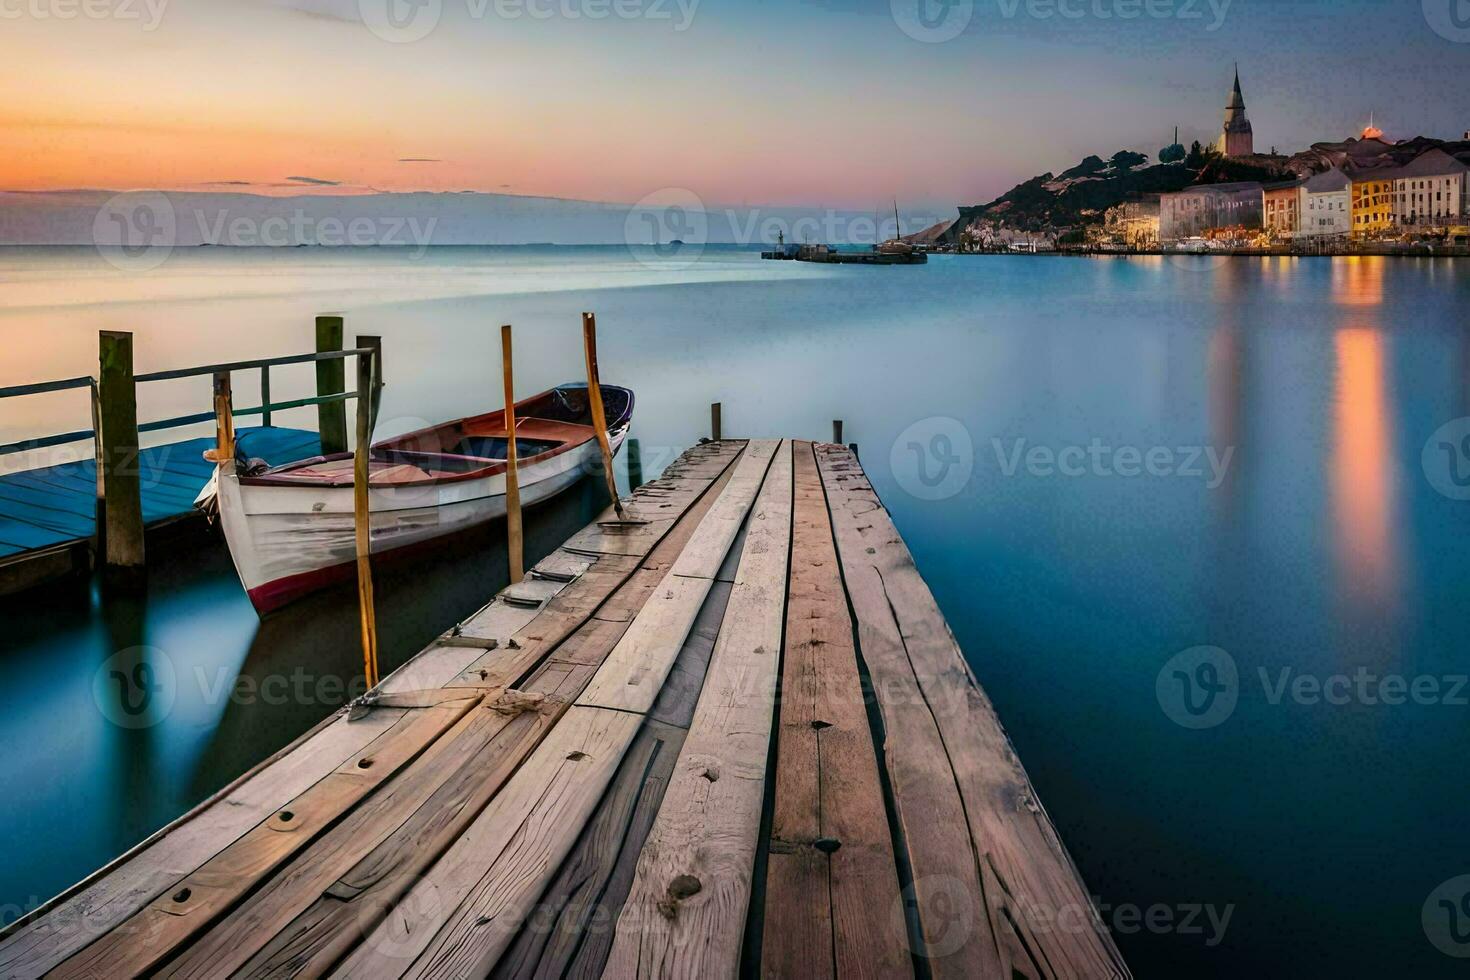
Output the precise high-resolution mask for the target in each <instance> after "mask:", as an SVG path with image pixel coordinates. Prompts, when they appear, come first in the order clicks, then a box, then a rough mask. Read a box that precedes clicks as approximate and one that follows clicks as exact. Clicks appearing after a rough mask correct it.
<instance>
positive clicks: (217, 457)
mask: <svg viewBox="0 0 1470 980" xmlns="http://www.w3.org/2000/svg"><path fill="white" fill-rule="evenodd" d="M214 433H215V443H214V452H213V453H212V454H211V453H206V454H205V455H206V456H207V457H209V458H211V459H213V460H214V462H216V463H222V464H229V463H230V462H231V461H232V460H234V458H235V399H234V395H233V393H232V392H231V390H230V372H228V371H216V372H215V375H214Z"/></svg>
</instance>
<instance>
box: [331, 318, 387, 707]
mask: <svg viewBox="0 0 1470 980" xmlns="http://www.w3.org/2000/svg"><path fill="white" fill-rule="evenodd" d="M318 323H320V321H318ZM341 326H342V325H341V320H340V319H339V320H338V323H337V329H338V331H339V333H338V337H339V338H340V336H341V334H340V331H341ZM339 344H340V340H339ZM372 362H373V357H372V355H371V354H359V355H358V357H357V390H358V391H367V390H368V388H369V386H371V385H372V383H373V363H372ZM317 363H318V364H320V363H321V362H320V361H318V362H317ZM334 363H336V364H341V363H342V362H341V361H336V362H334ZM339 373H340V372H339ZM371 403H372V399H371V398H359V399H358V400H357V446H356V447H355V452H354V456H353V460H352V518H353V526H354V530H355V531H356V536H357V601H358V607H359V612H360V616H361V626H362V665H363V674H364V675H365V676H366V677H367V686H368V689H369V690H371V689H372V688H374V687H377V686H378V619H377V613H376V611H375V610H374V609H373V565H372V558H371V555H372V506H371V505H372V500H371V498H370V497H369V495H368V486H369V477H370V471H369V468H368V451H369V449H370V448H371V446H372V442H373V425H372V414H373V412H372V404H371ZM338 404H339V405H340V404H341V403H340V402H339V403H338ZM323 448H325V446H324V447H323Z"/></svg>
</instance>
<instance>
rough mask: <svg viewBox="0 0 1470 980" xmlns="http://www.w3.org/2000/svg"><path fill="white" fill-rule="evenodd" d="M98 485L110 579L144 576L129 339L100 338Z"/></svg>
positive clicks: (107, 333)
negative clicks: (101, 502)
mask: <svg viewBox="0 0 1470 980" xmlns="http://www.w3.org/2000/svg"><path fill="white" fill-rule="evenodd" d="M97 422H98V428H97V459H98V467H97V484H98V492H99V497H100V498H101V499H102V500H103V502H104V503H103V510H104V512H105V513H104V515H102V516H103V519H102V521H100V522H99V524H98V526H99V527H101V528H104V530H103V532H102V535H103V540H104V545H103V547H104V549H105V554H104V561H105V563H106V569H107V573H108V575H109V577H111V578H113V579H114V580H116V579H118V578H122V579H128V578H136V577H141V576H142V575H143V573H144V554H143V501H142V492H141V488H140V485H139V473H138V395H137V388H136V386H135V384H134V382H133V335H132V334H131V333H124V332H119V331H113V330H103V331H102V332H101V333H100V334H99V335H98V373H97Z"/></svg>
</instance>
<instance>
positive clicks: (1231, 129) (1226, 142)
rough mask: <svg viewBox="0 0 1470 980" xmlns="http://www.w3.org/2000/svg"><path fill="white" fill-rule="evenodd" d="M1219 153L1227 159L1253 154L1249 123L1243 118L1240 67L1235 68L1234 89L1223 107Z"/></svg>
mask: <svg viewBox="0 0 1470 980" xmlns="http://www.w3.org/2000/svg"><path fill="white" fill-rule="evenodd" d="M1220 152H1221V153H1223V154H1224V155H1225V156H1227V157H1248V156H1250V155H1251V154H1252V153H1254V152H1255V136H1254V135H1253V134H1252V133H1251V121H1250V120H1249V119H1247V118H1246V117H1245V96H1243V95H1241V94H1240V66H1239V65H1236V66H1235V87H1234V88H1233V89H1232V90H1231V92H1230V103H1229V104H1228V105H1226V106H1225V127H1224V131H1223V132H1221V133H1220Z"/></svg>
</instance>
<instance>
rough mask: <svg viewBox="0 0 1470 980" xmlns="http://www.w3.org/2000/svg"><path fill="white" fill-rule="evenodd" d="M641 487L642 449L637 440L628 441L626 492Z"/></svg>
mask: <svg viewBox="0 0 1470 980" xmlns="http://www.w3.org/2000/svg"><path fill="white" fill-rule="evenodd" d="M641 486H643V447H641V446H639V445H638V440H637V439H629V440H628V492H629V493H632V492H633V491H634V490H637V489H638V488H639V487H641Z"/></svg>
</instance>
